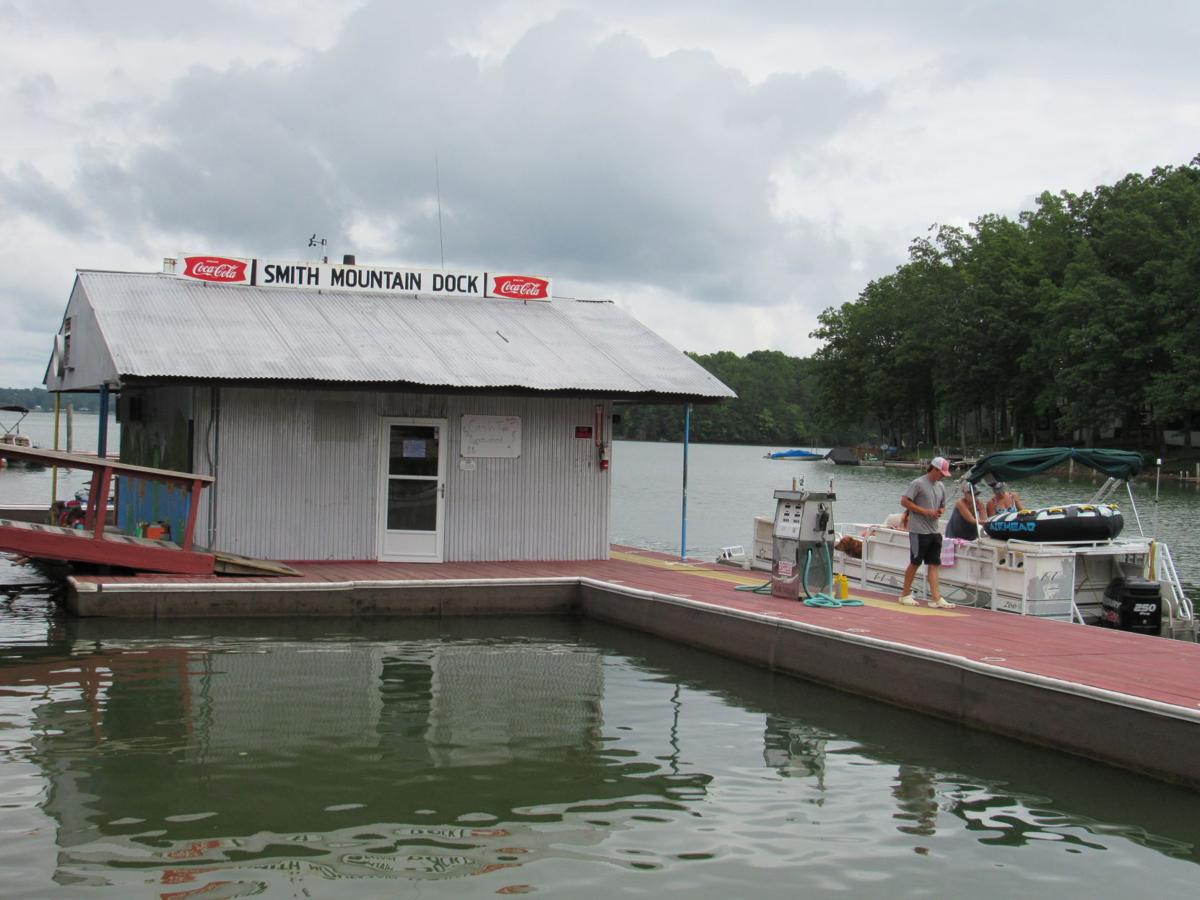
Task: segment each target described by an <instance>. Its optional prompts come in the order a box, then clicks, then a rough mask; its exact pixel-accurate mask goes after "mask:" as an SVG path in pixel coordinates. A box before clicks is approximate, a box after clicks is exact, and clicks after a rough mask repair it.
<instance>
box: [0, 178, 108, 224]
mask: <svg viewBox="0 0 1200 900" xmlns="http://www.w3.org/2000/svg"><path fill="white" fill-rule="evenodd" d="M0 203H3V204H4V205H5V206H7V207H8V208H9V209H10V210H16V211H19V212H24V213H26V214H28V215H31V216H33V217H35V218H39V219H41V220H42V221H44V222H46V223H48V224H50V225H52V226H54V227H55V228H57V229H59V230H60V231H63V232H66V233H68V234H80V233H82V232H83V231H85V230H86V229H87V228H88V227H89V225H90V220H89V216H88V215H87V214H86V213H85V212H84V211H83V210H82V209H81V208H80V207H79V205H78V204H77V203H75V201H74V200H72V199H71V197H70V195H69V194H67V193H66V192H65V191H62V190H60V189H59V188H57V187H55V186H54V185H53V184H51V183H50V182H49V181H47V180H46V178H45V177H44V176H43V175H42V173H41V172H40V171H38V169H37V168H35V167H34V166H33V165H31V164H30V163H28V162H20V163H18V164H17V166H16V170H15V172H14V173H13V174H12V175H11V176H10V175H5V174H4V173H3V172H0Z"/></svg>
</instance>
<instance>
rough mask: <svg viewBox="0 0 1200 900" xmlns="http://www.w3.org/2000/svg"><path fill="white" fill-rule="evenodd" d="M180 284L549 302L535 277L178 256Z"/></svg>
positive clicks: (543, 282)
mask: <svg viewBox="0 0 1200 900" xmlns="http://www.w3.org/2000/svg"><path fill="white" fill-rule="evenodd" d="M182 262H183V268H182V270H181V271H177V272H176V274H177V275H178V277H180V278H189V279H195V280H198V281H207V282H209V283H210V284H243V285H251V286H255V287H282V288H301V289H304V290H316V291H356V292H360V293H374V294H426V295H433V296H435V297H494V298H499V299H504V300H549V299H550V296H551V295H550V279H549V278H542V277H539V276H537V275H496V274H494V273H491V272H454V271H449V272H447V271H441V270H438V269H409V268H393V267H378V266H338V265H331V264H329V263H306V262H280V261H278V260H273V259H240V258H236V257H229V256H184V257H183V258H182Z"/></svg>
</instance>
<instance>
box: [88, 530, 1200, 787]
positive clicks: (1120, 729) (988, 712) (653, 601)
mask: <svg viewBox="0 0 1200 900" xmlns="http://www.w3.org/2000/svg"><path fill="white" fill-rule="evenodd" d="M291 565H293V566H294V567H295V568H296V569H298V570H299V571H300V573H301V574H300V575H299V576H298V577H258V576H250V577H232V578H231V577H218V576H175V575H137V576H113V575H109V576H76V577H75V578H73V579H72V580H71V584H70V589H69V592H68V603H69V606H70V608H71V610H72V611H73V612H75V613H76V614H78V615H83V616H115V617H143V618H175V617H193V616H208V617H213V616H241V617H244V616H296V615H310V616H311V615H326V616H369V615H479V614H504V613H513V614H516V613H531V612H537V613H574V614H582V615H586V616H589V617H592V618H596V619H599V620H602V621H607V622H611V623H614V624H619V625H622V626H625V627H628V628H632V629H635V630H640V631H646V632H650V633H653V634H657V635H660V636H662V637H666V638H668V639H671V640H675V641H678V642H681V643H685V644H688V645H691V646H696V647H700V648H703V649H706V650H710V651H713V652H716V653H720V654H722V655H726V656H731V657H734V658H738V659H742V660H745V661H748V662H751V663H754V664H757V665H763V666H766V667H768V668H771V669H773V670H777V671H782V672H786V673H789V674H793V675H797V676H800V677H803V678H807V679H811V680H815V681H820V682H823V683H825V684H829V685H832V686H834V687H839V688H842V689H845V690H849V691H853V692H855V693H859V694H863V695H866V696H870V697H875V698H877V699H880V700H884V701H887V702H890V703H894V704H898V705H902V706H906V707H909V708H912V709H917V710H921V711H924V712H927V713H931V714H934V715H937V716H939V717H942V718H947V719H951V720H953V721H957V722H960V723H962V724H964V725H968V726H972V727H979V728H983V729H986V730H989V731H993V732H998V733H1001V734H1007V735H1010V736H1013V737H1016V738H1020V739H1023V740H1027V741H1032V742H1035V743H1039V744H1043V745H1046V746H1052V747H1056V748H1058V749H1061V750H1065V751H1068V752H1072V753H1076V754H1079V755H1083V756H1087V757H1089V758H1092V759H1099V760H1103V761H1106V762H1109V763H1112V764H1115V765H1118V766H1121V767H1123V768H1128V769H1133V770H1135V771H1140V772H1144V773H1147V774H1150V775H1154V776H1156V777H1160V778H1166V779H1169V780H1172V781H1177V782H1182V783H1186V784H1189V785H1192V786H1194V787H1198V788H1200V645H1197V644H1191V643H1184V642H1180V641H1172V640H1168V639H1165V638H1154V637H1147V636H1144V635H1137V634H1130V633H1125V632H1117V631H1111V630H1107V629H1101V628H1096V627H1085V626H1082V625H1072V624H1067V623H1062V622H1053V621H1046V620H1041V619H1034V618H1028V617H1021V616H1017V615H1011V614H1007V613H997V612H992V611H990V610H978V609H969V608H958V609H954V610H937V609H930V608H927V607H904V606H901V605H900V604H899V603H897V602H896V600H895V599H894V598H890V597H886V596H884V595H882V594H878V593H875V592H871V591H865V590H862V589H861V588H857V587H855V586H853V585H852V588H851V595H852V596H853V597H855V598H857V599H860V600H862V601H863V604H864V605H863V606H856V607H842V608H838V609H830V608H812V607H806V606H804V605H803V604H800V603H796V602H791V601H785V600H779V599H776V598H773V597H770V596H763V595H760V594H754V593H748V592H739V591H736V590H735V587H736V586H737V585H755V584H761V583H762V581H763V577H762V576H761V575H760V574H758V573H752V572H744V571H741V570H737V569H731V568H728V567H724V566H718V565H715V564H712V563H705V562H699V561H695V560H688V561H687V562H682V561H680V560H678V559H676V558H673V557H669V556H666V555H665V554H661V553H655V552H653V551H649V550H640V549H636V548H632V547H623V546H614V547H613V548H612V553H611V558H610V559H607V560H593V561H576V562H487V563H444V564H438V565H430V564H390V563H373V562H344V563H291Z"/></svg>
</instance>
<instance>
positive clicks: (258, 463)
mask: <svg viewBox="0 0 1200 900" xmlns="http://www.w3.org/2000/svg"><path fill="white" fill-rule="evenodd" d="M210 399H211V393H210V390H209V389H208V388H197V389H196V392H195V408H196V454H195V455H196V461H197V466H196V470H197V471H198V472H201V473H203V474H213V473H212V472H211V471H209V469H210V468H211V467H210V466H209V465H208V456H209V454H208V452H207V450H206V442H207V443H208V444H211V443H213V441H212V440H211V439H210V433H209V432H208V431H207V430H206V429H207V423H208V419H209V415H210ZM596 402H597V401H594V400H587V399H564V398H554V399H539V398H493V397H449V398H448V397H439V396H433V395H417V394H402V393H390V392H358V391H354V392H347V391H300V390H290V389H289V390H267V389H251V388H227V387H226V388H221V389H220V405H221V410H220V415H219V417H218V418H219V429H218V430H214V431H213V432H211V437H215V436H216V435H217V434H218V433H219V446H218V450H219V456H218V460H217V462H218V464H217V470H216V473H215V474H216V477H217V483H216V485H215V486H214V487H215V490H216V492H217V493H216V495H215V498H214V500H215V503H216V509H217V522H218V529H217V535H216V543H215V546H216V547H217V548H218V549H222V550H229V551H231V552H235V553H243V554H246V555H250V556H262V557H268V558H273V559H375V558H376V556H377V537H378V535H377V532H376V527H377V526H376V523H377V513H378V506H377V504H378V502H379V477H380V465H381V462H380V458H379V441H380V433H381V432H380V429H381V427H382V425H381V419H382V418H385V417H413V418H444V419H446V420H447V434H446V440H445V448H446V451H445V452H446V454H447V460H446V521H445V526H444V527H445V559H446V561H447V562H453V561H480V560H502V559H521V560H554V559H603V558H605V557H607V555H608V544H609V538H608V515H609V490H610V474H609V473H608V472H601V471H600V469H599V466H598V462H597V459H596V448H595V445H594V443H593V441H592V440H591V439H579V438H576V437H575V426H576V425H591V424H592V422H593V418H594V409H595V405H596ZM329 404H335V405H336V404H347V405H348V406H349V407H352V409H353V421H354V425H353V426H352V427H354V428H356V429H357V437H356V438H355V440H354V441H352V442H350V441H347V442H333V443H328V442H321V441H318V440H317V433H318V432H319V431H320V430H321V428H322V426H321V424H320V423H319V422H316V421H314V414H319V412H320V410H321V409H322V408H326V409H328V408H329ZM345 412H346V411H345V410H344V409H343V413H345ZM609 412H611V410H610V408H609V407H608V406H607V405H606V416H607V415H608V413H609ZM463 415H499V416H520V417H521V456H520V457H519V458H517V459H477V460H475V464H476V468H475V470H474V471H463V470H461V469H460V468H459V466H458V463H459V459H460V457H459V448H460V443H461V422H462V418H461V417H462V416H463ZM208 511H209V504H207V503H206V504H204V505H202V507H201V510H200V517H199V523H198V526H197V535H198V536H200V539H203V537H204V536H205V535H206V534H207V528H208V521H209V519H208Z"/></svg>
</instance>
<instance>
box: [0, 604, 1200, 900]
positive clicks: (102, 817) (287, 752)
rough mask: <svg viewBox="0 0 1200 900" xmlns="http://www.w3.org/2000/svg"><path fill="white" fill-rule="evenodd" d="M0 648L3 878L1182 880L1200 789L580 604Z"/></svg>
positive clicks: (102, 883)
mask: <svg viewBox="0 0 1200 900" xmlns="http://www.w3.org/2000/svg"><path fill="white" fill-rule="evenodd" d="M5 614H6V621H7V622H8V623H9V624H8V626H7V628H6V633H7V638H6V640H4V641H3V642H2V645H0V657H2V659H0V679H2V680H3V683H2V684H0V797H3V802H2V803H0V831H2V833H3V840H0V896H3V897H6V898H15V897H48V896H53V897H122V898H124V897H160V898H169V900H175V898H183V897H192V896H196V897H206V898H207V897H243V896H271V897H399V896H405V897H408V896H411V897H485V896H496V895H507V894H518V893H521V894H524V893H535V894H541V895H544V896H564V895H568V894H570V895H571V896H576V897H606V896H617V895H620V896H654V897H656V896H664V895H677V896H689V897H780V896H806V895H842V896H849V897H894V896H921V895H924V896H954V895H961V896H973V897H1010V896H1014V895H1020V894H1028V895H1032V896H1041V895H1046V894H1049V893H1053V894H1055V895H1057V896H1081V897H1082V896H1088V897H1098V896H1107V897H1126V896H1131V895H1135V894H1137V893H1141V892H1145V893H1149V894H1153V895H1160V896H1171V895H1173V896H1186V895H1189V894H1190V893H1192V892H1194V889H1195V884H1196V880H1197V878H1198V877H1200V869H1198V868H1197V863H1198V862H1200V849H1198V848H1197V845H1196V840H1197V836H1200V802H1198V798H1197V796H1196V794H1194V793H1192V792H1189V791H1184V790H1181V789H1177V788H1173V787H1170V786H1168V785H1163V784H1159V783H1156V782H1154V781H1150V780H1147V779H1142V778H1138V777H1135V776H1130V775H1126V774H1123V773H1120V772H1117V771H1115V770H1112V769H1109V768H1107V767H1104V766H1100V765H1093V764H1089V763H1085V762H1081V761H1077V760H1072V759H1069V758H1067V757H1065V756H1062V755H1059V754H1056V753H1051V752H1048V751H1042V750H1038V749H1034V748H1030V747H1026V746H1022V745H1020V744H1017V743H1014V742H1010V741H1007V740H1003V739H1000V738H994V737H990V736H987V735H983V734H979V733H976V732H973V731H970V730H968V729H963V728H958V727H955V726H952V725H948V724H944V723H941V722H937V721H933V720H930V719H927V718H925V717H923V716H918V715H915V714H911V713H907V712H904V711H900V710H896V709H892V708H889V707H885V706H881V705H878V704H875V703H872V702H869V701H865V700H861V699H858V698H855V697H851V696H847V695H844V694H840V693H837V692H834V691H831V690H827V689H824V688H820V687H816V686H812V685H809V684H806V683H803V682H800V681H797V680H794V679H791V678H787V677H782V676H773V675H772V674H770V673H768V672H766V671H763V670H760V669H756V668H752V667H749V666H744V665H741V664H738V663H734V662H731V661H727V660H723V659H720V658H717V657H714V656H711V655H708V654H705V653H700V652H697V651H692V650H688V649H686V648H682V647H679V646H675V645H673V644H670V643H667V642H663V641H660V640H656V639H652V638H649V637H645V636H641V635H636V634H630V633H627V632H623V631H620V630H617V629H613V628H609V627H606V626H602V625H598V624H595V623H589V622H586V621H580V620H573V619H546V618H538V619H528V618H524V619H508V620H504V621H500V620H496V621H434V620H390V621H388V620H374V621H369V622H349V621H307V622H283V621H278V622H216V623H214V622H205V623H170V624H159V625H155V624H153V623H119V622H94V621H92V622H69V621H64V620H61V619H59V618H57V617H54V616H52V615H50V614H49V613H48V609H47V606H46V605H45V603H44V602H41V601H40V600H39V598H36V597H23V598H20V599H18V600H16V601H14V603H13V604H12V606H11V608H10V609H8V610H6V613H5Z"/></svg>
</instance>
